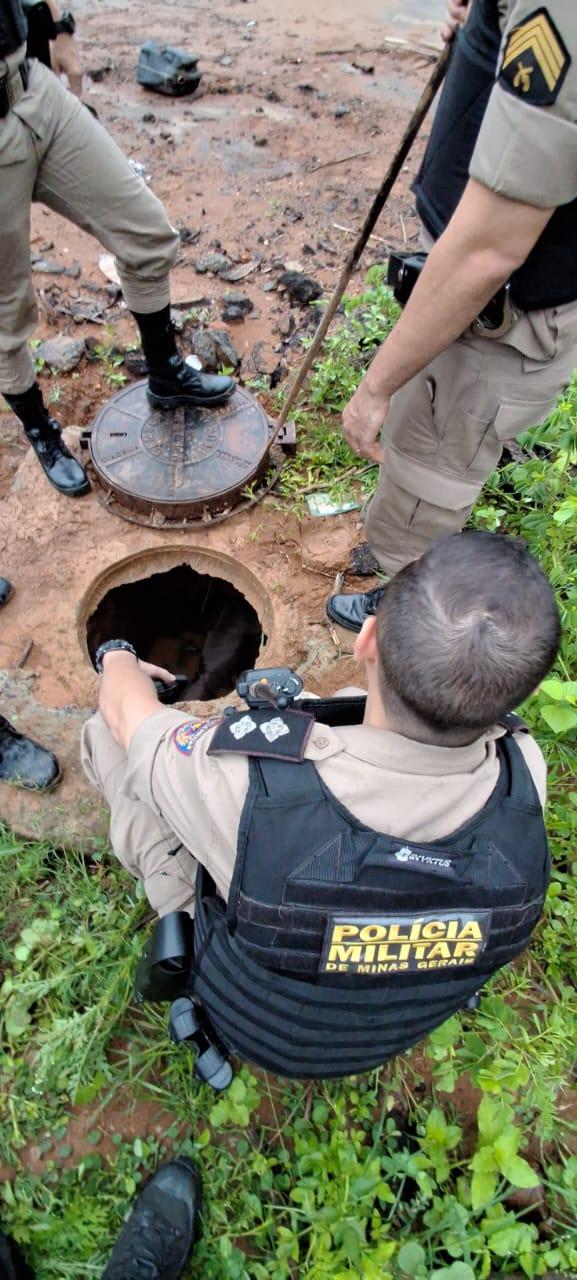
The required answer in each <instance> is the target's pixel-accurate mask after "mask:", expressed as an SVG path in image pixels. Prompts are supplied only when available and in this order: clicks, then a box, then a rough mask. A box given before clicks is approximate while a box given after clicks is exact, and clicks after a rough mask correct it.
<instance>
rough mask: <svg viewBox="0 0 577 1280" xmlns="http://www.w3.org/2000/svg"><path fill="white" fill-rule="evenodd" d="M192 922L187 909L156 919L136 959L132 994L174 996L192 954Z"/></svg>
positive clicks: (138, 997)
mask: <svg viewBox="0 0 577 1280" xmlns="http://www.w3.org/2000/svg"><path fill="white" fill-rule="evenodd" d="M193 930H194V923H193V920H192V919H191V917H190V916H189V915H188V912H187V911H171V912H170V914H169V915H167V916H162V917H161V919H160V920H158V921H157V923H156V925H155V926H154V929H153V930H152V933H151V935H150V938H149V939H148V942H147V943H146V945H145V948H144V951H143V952H142V955H141V957H140V960H139V962H138V967H137V970H136V977H135V980H134V998H135V1000H137V1001H138V1003H141V1002H142V1001H143V1000H152V1001H156V1000H159V1001H161V1000H174V999H176V997H177V996H179V995H181V994H182V993H183V992H184V991H185V990H186V986H187V982H188V979H189V977H190V971H191V968H192V960H193V954H194V943H193Z"/></svg>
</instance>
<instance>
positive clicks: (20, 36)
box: [0, 0, 28, 77]
mask: <svg viewBox="0 0 577 1280" xmlns="http://www.w3.org/2000/svg"><path fill="white" fill-rule="evenodd" d="M27 34H28V26H27V23H26V18H25V17H24V13H23V11H22V5H21V4H20V0H0V58H6V57H7V56H8V54H10V53H16V50H17V49H19V48H20V45H22V44H26V36H27ZM1 75H2V67H1V65H0V77H1Z"/></svg>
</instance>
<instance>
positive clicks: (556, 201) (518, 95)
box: [470, 0, 577, 209]
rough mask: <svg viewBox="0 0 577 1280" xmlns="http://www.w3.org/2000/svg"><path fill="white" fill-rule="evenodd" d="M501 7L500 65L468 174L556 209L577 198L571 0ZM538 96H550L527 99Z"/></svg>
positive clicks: (576, 68)
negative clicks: (544, 101)
mask: <svg viewBox="0 0 577 1280" xmlns="http://www.w3.org/2000/svg"><path fill="white" fill-rule="evenodd" d="M499 10H500V25H501V30H502V33H503V39H502V43H501V54H500V58H499V71H498V75H497V81H496V83H495V87H494V89H493V91H492V93H491V97H490V99H489V103H488V106H487V109H486V111H485V115H484V117H483V123H482V125H481V129H480V131H479V135H478V138H477V143H476V146H475V150H474V152H473V156H472V159H471V164H470V174H471V177H473V178H476V179H477V181H478V182H482V183H483V185H484V186H485V187H489V189H490V190H491V191H497V192H499V193H500V194H501V195H504V196H509V197H510V198H511V199H512V200H521V201H524V202H525V203H526V204H532V205H536V206H538V207H540V208H551V209H553V208H557V207H558V205H562V204H568V203H569V202H570V201H571V200H574V199H575V198H576V197H577V9H576V6H575V0H548V3H547V4H546V5H545V6H543V7H542V8H538V7H537V6H536V4H535V0H502V3H501V4H500V6H499ZM504 76H507V77H508V79H507V80H504ZM505 85H507V87H505ZM543 96H549V97H550V98H553V99H554V100H553V101H551V102H550V103H548V104H546V105H543V104H541V103H540V104H539V105H534V103H533V102H532V101H531V99H532V97H535V98H537V99H539V98H542V97H543Z"/></svg>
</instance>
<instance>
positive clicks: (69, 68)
mask: <svg viewBox="0 0 577 1280" xmlns="http://www.w3.org/2000/svg"><path fill="white" fill-rule="evenodd" d="M50 61H51V63H52V70H53V71H54V72H55V74H56V75H57V76H63V75H65V76H66V77H67V79H68V84H69V86H70V91H71V93H75V94H76V97H77V98H79V97H80V95H81V93H82V66H81V63H80V54H79V52H78V45H77V44H76V41H75V39H74V36H70V35H68V34H67V33H66V32H65V31H63V32H62V34H61V35H59V36H57V37H56V39H55V40H53V41H52V43H51V45H50Z"/></svg>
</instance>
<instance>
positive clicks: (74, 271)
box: [65, 262, 82, 280]
mask: <svg viewBox="0 0 577 1280" xmlns="http://www.w3.org/2000/svg"><path fill="white" fill-rule="evenodd" d="M65 275H67V276H70V278H71V280H78V278H79V276H81V275H82V267H81V266H80V263H79V262H71V264H70V266H69V267H66V269H65Z"/></svg>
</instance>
